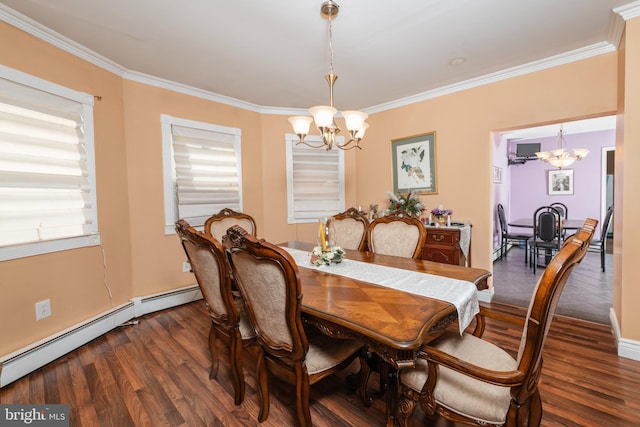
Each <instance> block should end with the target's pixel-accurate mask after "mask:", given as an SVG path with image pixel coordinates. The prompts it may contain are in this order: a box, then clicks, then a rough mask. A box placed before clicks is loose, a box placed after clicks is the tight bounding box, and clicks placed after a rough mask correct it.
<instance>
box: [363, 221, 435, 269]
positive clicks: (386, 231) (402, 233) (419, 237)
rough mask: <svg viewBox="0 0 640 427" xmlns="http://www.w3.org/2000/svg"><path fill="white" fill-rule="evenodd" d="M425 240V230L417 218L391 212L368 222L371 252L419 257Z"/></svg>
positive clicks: (368, 239)
mask: <svg viewBox="0 0 640 427" xmlns="http://www.w3.org/2000/svg"><path fill="white" fill-rule="evenodd" d="M426 240H427V230H426V229H425V228H424V225H422V222H420V220H419V219H418V218H413V217H410V216H407V215H404V214H402V213H393V214H390V215H387V216H383V217H381V218H376V219H374V220H373V221H371V224H369V231H368V233H367V241H368V245H369V250H370V251H371V252H374V253H377V254H383V255H395V256H400V257H405V258H414V259H419V258H421V256H422V249H423V247H424V244H425V241H426Z"/></svg>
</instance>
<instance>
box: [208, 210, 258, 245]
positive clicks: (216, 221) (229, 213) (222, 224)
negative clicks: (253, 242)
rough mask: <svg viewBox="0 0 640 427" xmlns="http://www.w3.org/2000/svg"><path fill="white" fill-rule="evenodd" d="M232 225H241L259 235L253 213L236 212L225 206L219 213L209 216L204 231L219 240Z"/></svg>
mask: <svg viewBox="0 0 640 427" xmlns="http://www.w3.org/2000/svg"><path fill="white" fill-rule="evenodd" d="M232 225H239V226H240V227H242V228H244V229H245V230H247V231H248V232H249V233H251V234H253V235H254V236H257V235H258V234H257V229H256V222H255V220H254V219H253V217H252V216H251V215H247V214H245V213H242V212H236V211H234V210H233V209H229V208H224V209H222V210H220V212H218V213H217V214H215V215H213V216H211V217H209V218H208V219H207V220H206V221H205V223H204V232H205V233H206V234H208V235H210V236H213V237H215V238H216V239H217V240H218V241H219V242H222V238H223V236H224V235H225V233H226V232H227V229H228V228H229V227H231V226H232Z"/></svg>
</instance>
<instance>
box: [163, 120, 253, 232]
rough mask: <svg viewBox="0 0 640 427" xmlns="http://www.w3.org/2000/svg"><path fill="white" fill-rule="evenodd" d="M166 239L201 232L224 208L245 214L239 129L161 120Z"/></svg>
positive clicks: (188, 121)
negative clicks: (186, 229) (183, 231)
mask: <svg viewBox="0 0 640 427" xmlns="http://www.w3.org/2000/svg"><path fill="white" fill-rule="evenodd" d="M160 122H161V124H162V153H163V165H164V196H165V198H164V200H165V203H164V208H165V211H164V212H165V233H166V234H172V233H175V229H174V226H175V222H176V221H177V220H178V219H180V218H182V219H184V220H186V221H187V222H189V224H190V225H192V226H194V227H201V226H203V225H204V222H205V221H206V220H207V218H209V217H210V216H211V215H213V214H215V213H218V212H219V211H220V210H221V209H223V208H229V209H233V210H235V211H238V212H242V167H241V155H240V154H241V153H240V129H236V128H229V127H224V126H217V125H213V124H209V123H202V122H196V121H193V120H185V119H178V118H175V117H171V116H167V115H164V114H163V115H162V116H161V117H160Z"/></svg>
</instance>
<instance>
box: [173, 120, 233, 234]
mask: <svg viewBox="0 0 640 427" xmlns="http://www.w3.org/2000/svg"><path fill="white" fill-rule="evenodd" d="M160 125H161V130H162V170H163V193H164V218H165V224H164V233H165V235H172V234H176V231H175V223H176V221H177V220H178V219H179V218H178V200H177V194H176V164H175V158H174V151H173V133H172V130H171V127H172V126H173V125H175V126H182V127H186V128H192V129H196V130H204V131H210V132H217V133H224V134H228V135H230V136H232V137H233V147H234V152H235V157H236V165H237V174H238V197H239V206H240V211H241V212H242V209H243V207H242V198H243V194H242V144H241V142H242V141H241V135H242V132H241V130H240V129H239V128H232V127H228V126H221V125H216V124H212V123H207V122H201V121H197V120H190V119H183V118H178V117H173V116H171V115H168V114H161V115H160ZM215 213H217V212H212V213H211V215H213V214H215ZM195 228H197V229H199V230H202V229H203V227H202V226H197V227H195Z"/></svg>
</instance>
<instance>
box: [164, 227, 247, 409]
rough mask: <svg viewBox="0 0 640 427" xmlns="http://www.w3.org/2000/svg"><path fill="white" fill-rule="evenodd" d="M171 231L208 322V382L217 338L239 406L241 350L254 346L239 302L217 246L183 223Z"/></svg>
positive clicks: (214, 368)
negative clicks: (226, 356)
mask: <svg viewBox="0 0 640 427" xmlns="http://www.w3.org/2000/svg"><path fill="white" fill-rule="evenodd" d="M175 228H176V232H177V233H178V236H179V238H180V242H181V244H182V247H183V249H184V252H185V254H186V255H187V259H188V260H189V263H190V264H191V270H192V271H193V274H194V275H195V277H196V280H197V282H198V286H199V287H200V291H201V292H202V296H203V298H204V302H205V304H206V306H207V310H208V312H209V317H210V318H211V330H210V331H209V351H210V353H211V371H210V373H209V378H210V379H214V378H216V377H217V375H218V366H219V357H218V345H217V340H218V338H220V340H221V341H223V342H224V343H225V344H226V345H227V347H228V348H229V364H230V366H231V377H232V381H233V387H234V402H235V404H236V405H239V404H240V403H242V401H243V400H244V389H245V382H244V372H243V362H242V360H243V357H242V353H243V348H246V347H248V346H250V345H252V344H254V345H257V344H256V342H255V333H254V331H253V328H252V327H251V323H250V321H249V317H248V316H247V315H246V311H245V309H244V304H243V302H242V299H240V298H234V296H233V295H232V292H231V276H230V274H229V267H228V263H227V260H226V255H225V251H224V248H223V247H222V245H221V244H220V242H218V241H217V240H216V239H215V238H213V237H211V236H207V235H205V234H204V233H201V232H199V231H197V230H196V229H195V228H193V227H191V226H189V224H188V223H187V222H186V221H185V220H183V219H181V220H179V221H178V222H176V225H175Z"/></svg>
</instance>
